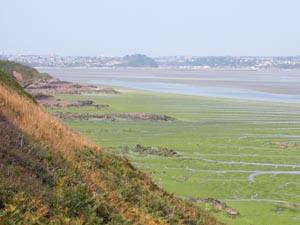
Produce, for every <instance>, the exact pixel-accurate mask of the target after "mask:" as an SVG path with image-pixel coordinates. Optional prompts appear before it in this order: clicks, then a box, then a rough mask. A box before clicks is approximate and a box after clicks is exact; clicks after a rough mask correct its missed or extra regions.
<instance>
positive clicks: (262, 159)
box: [48, 69, 300, 225]
mask: <svg viewBox="0 0 300 225" xmlns="http://www.w3.org/2000/svg"><path fill="white" fill-rule="evenodd" d="M57 71H59V72H57V73H52V72H51V71H48V72H51V74H52V75H56V76H58V77H60V78H61V79H64V78H66V77H69V78H68V80H71V79H73V81H74V80H75V79H77V81H81V82H84V83H89V79H91V76H94V75H93V71H91V70H88V71H87V72H86V73H85V72H84V70H82V71H81V70H79V71H80V74H81V75H80V76H79V75H78V74H77V73H79V72H78V71H77V70H75V71H77V72H76V73H75V74H74V77H72V71H73V69H71V70H69V72H66V71H67V70H66V69H64V70H57ZM97 73H98V72H97ZM111 73H116V72H111ZM245 73H246V72H245ZM247 73H248V72H247ZM257 73H258V72H257ZM293 73H296V72H293ZM60 74H64V75H60ZM91 74H92V75H91ZM149 74H151V73H150V72H149ZM95 76H96V75H95ZM98 76H99V75H97V78H96V79H94V78H93V80H98V81H99V83H100V82H101V79H103V82H105V81H107V80H110V79H112V78H111V77H109V76H108V75H107V76H106V78H105V75H101V76H102V77H98ZM113 76H116V75H113ZM119 76H123V75H119ZM128 76H131V78H130V79H133V78H132V76H137V74H133V75H132V74H130V73H129V72H128ZM149 76H150V75H149ZM153 76H156V75H153ZM170 76H171V75H170ZM255 76H256V75H255ZM266 76H267V77H268V76H269V75H266ZM270 76H271V75H270ZM272 76H273V75H272ZM274 76H275V75H274ZM281 76H284V75H281ZM289 76H290V77H293V76H295V77H294V78H293V79H294V80H293V82H294V83H295V84H297V82H299V80H298V79H299V76H297V74H295V75H292V74H290V75H289ZM297 77H298V78H297ZM114 79H115V78H114ZM122 79H123V78H122ZM122 79H121V78H120V80H121V81H123V80H122ZM138 79H142V78H138ZM147 79H148V78H147ZM147 79H146V81H149V80H147ZM149 79H150V78H149ZM151 79H153V78H151ZM170 79H172V78H170ZM180 79H181V78H180ZM197 79H198V78H197ZM199 79H200V78H199ZM211 79H212V78H211ZM247 79H254V78H251V77H250V78H249V77H248V78H247ZM266 79H267V78H264V80H266ZM270 79H271V78H270ZM272 79H273V77H272ZM117 80H118V81H119V79H117ZM125 81H126V80H125ZM127 81H128V80H127ZM146 81H145V78H143V82H146ZM128 82H132V80H130V81H128ZM134 82H136V81H134ZM152 82H153V80H152ZM164 82H165V81H164ZM243 82H244V81H243ZM264 82H266V83H268V84H269V85H271V83H269V81H268V82H267V81H262V83H260V82H258V83H259V84H258V85H257V86H262V84H264ZM274 82H275V81H274ZM293 82H292V81H291V82H283V84H282V83H281V82H279V80H278V82H277V83H279V84H278V86H277V87H276V86H275V87H273V86H272V90H276V93H277V94H285V93H283V91H282V90H285V86H286V85H290V84H291V83H293ZM177 84H178V83H177ZM180 84H182V85H189V84H188V83H185V82H183V83H180ZM281 85H282V86H281ZM279 86H280V87H281V88H278V87H279ZM292 86H293V85H292ZM292 86H289V87H292ZM235 88H241V86H235ZM118 90H120V92H121V93H119V94H95V95H59V96H56V97H57V98H60V99H62V100H65V101H78V100H82V101H84V100H93V101H95V104H107V105H109V107H105V108H101V109H96V108H95V107H92V106H84V107H60V108H49V111H50V112H70V113H77V114H80V113H82V114H95V113H97V114H101V115H102V114H113V113H115V114H116V113H117V114H118V113H134V112H144V113H149V114H160V115H167V116H170V117H172V118H175V120H172V121H149V120H134V119H122V118H120V119H118V118H117V119H115V118H114V119H111V118H109V117H107V118H106V119H105V117H104V118H102V119H95V118H92V119H87V120H80V119H68V120H66V122H67V123H68V125H69V126H70V127H71V128H73V129H75V130H77V131H79V132H81V133H83V134H84V135H86V136H88V137H90V138H91V139H93V140H94V141H96V142H97V143H98V144H99V145H101V146H103V147H104V148H106V149H108V151H111V152H113V153H114V154H118V155H121V156H125V157H128V158H129V159H130V161H131V162H132V163H133V164H134V165H135V166H136V167H138V168H140V169H141V170H143V171H144V172H147V173H150V174H151V176H152V177H153V179H154V180H155V181H156V182H157V183H158V184H159V185H160V186H161V187H163V188H165V189H166V190H167V191H169V192H173V193H174V194H175V195H177V196H182V197H193V198H216V199H219V200H221V201H224V202H226V203H227V205H229V206H230V207H232V208H234V209H236V210H238V211H239V212H240V215H239V216H237V217H235V218H231V217H229V216H228V215H227V214H226V213H225V212H222V211H218V210H216V209H214V208H213V207H211V206H208V205H202V206H204V207H205V208H206V209H207V210H208V211H211V212H213V213H214V214H215V215H216V216H217V217H218V218H220V219H221V220H222V221H224V222H227V223H228V224H232V225H240V224H275V225H276V224H278V225H279V224H280V225H281V224H295V225H296V224H299V221H300V217H299V215H300V205H299V203H300V191H299V190H300V167H299V165H300V155H299V152H300V142H299V137H300V105H299V104H297V103H288V102H286V103H283V102H276V101H253V100H246V99H230V98H213V97H202V96H193V95H183V94H175V93H161V92H158V91H156V92H155V91H145V90H134V89H126V88H119V89H118ZM243 90H246V89H243ZM251 90H253V91H257V90H256V86H255V87H252V88H251ZM259 91H262V90H259ZM267 93H271V92H267ZM272 93H275V92H272ZM288 94H289V95H292V96H296V97H297V95H296V94H298V93H297V90H293V89H292V88H291V91H290V92H289V93H288ZM137 145H142V146H151V147H152V148H153V149H154V150H155V149H159V148H167V149H173V150H174V151H176V153H177V154H176V156H174V157H173V156H172V157H171V156H165V155H159V154H150V153H149V152H146V153H143V152H137V151H135V147H136V146H137ZM154 152H155V151H154ZM199 204H201V203H199Z"/></svg>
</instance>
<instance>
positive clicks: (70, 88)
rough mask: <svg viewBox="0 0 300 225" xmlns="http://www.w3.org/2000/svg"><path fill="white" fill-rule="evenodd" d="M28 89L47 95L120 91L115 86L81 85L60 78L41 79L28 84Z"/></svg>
mask: <svg viewBox="0 0 300 225" xmlns="http://www.w3.org/2000/svg"><path fill="white" fill-rule="evenodd" d="M25 88H26V90H27V91H28V92H29V93H31V94H33V95H35V94H37V93H42V94H45V95H54V94H84V93H89V94H91V93H104V94H117V93H119V92H118V91H116V90H115V89H113V88H107V87H105V88H99V87H97V86H94V85H81V84H76V83H71V82H67V81H60V80H58V79H50V80H47V79H40V80H38V81H36V82H33V83H30V84H27V85H26V86H25Z"/></svg>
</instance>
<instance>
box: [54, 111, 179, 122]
mask: <svg viewBox="0 0 300 225" xmlns="http://www.w3.org/2000/svg"><path fill="white" fill-rule="evenodd" d="M52 115H53V116H55V117H58V118H61V119H82V120H86V119H90V118H98V119H131V120H150V121H173V120H175V118H172V117H169V116H166V115H156V114H148V113H119V114H117V113H113V114H76V113H62V112H55V113H53V114H52Z"/></svg>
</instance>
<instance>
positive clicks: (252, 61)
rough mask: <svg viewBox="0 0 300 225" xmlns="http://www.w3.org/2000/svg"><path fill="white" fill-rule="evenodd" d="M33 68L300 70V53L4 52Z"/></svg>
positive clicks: (0, 56)
mask: <svg viewBox="0 0 300 225" xmlns="http://www.w3.org/2000/svg"><path fill="white" fill-rule="evenodd" d="M0 59H5V60H10V61H16V62H20V63H23V64H26V65H28V66H33V67H98V68H119V67H162V68H178V69H191V70H192V69H195V70H196V69H247V70H260V69H300V56H288V57H287V56H278V57H267V56H251V57H250V56H209V57H205V56H169V57H154V58H150V57H148V56H146V55H142V54H135V55H127V56H125V57H113V56H59V55H0Z"/></svg>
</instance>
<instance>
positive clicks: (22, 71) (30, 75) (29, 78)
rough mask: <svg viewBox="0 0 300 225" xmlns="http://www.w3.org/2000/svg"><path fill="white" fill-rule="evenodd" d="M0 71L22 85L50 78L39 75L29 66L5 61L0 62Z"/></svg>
mask: <svg viewBox="0 0 300 225" xmlns="http://www.w3.org/2000/svg"><path fill="white" fill-rule="evenodd" d="M0 70H1V71H3V72H5V73H7V74H9V75H11V76H14V77H15V78H16V79H17V81H18V82H19V83H20V84H22V85H25V84H27V83H30V82H33V81H36V80H38V79H41V78H44V79H49V78H51V76H50V75H49V74H46V73H40V72H38V71H37V70H36V69H34V68H31V67H29V66H25V65H23V64H20V63H16V62H11V61H7V60H0Z"/></svg>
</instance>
